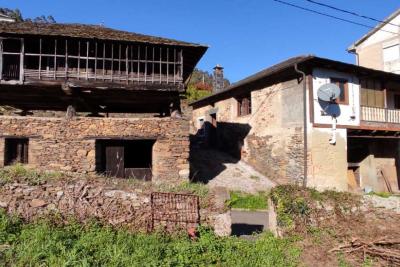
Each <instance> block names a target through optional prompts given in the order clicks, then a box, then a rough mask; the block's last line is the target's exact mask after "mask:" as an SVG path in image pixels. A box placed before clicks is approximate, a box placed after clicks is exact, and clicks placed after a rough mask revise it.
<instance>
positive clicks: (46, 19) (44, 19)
mask: <svg viewBox="0 0 400 267" xmlns="http://www.w3.org/2000/svg"><path fill="white" fill-rule="evenodd" d="M0 13H1V14H4V15H6V16H9V17H10V18H12V19H14V20H15V21H17V22H21V21H30V22H37V23H56V20H55V19H54V17H53V16H51V15H49V16H44V15H41V16H39V17H36V18H33V19H31V18H26V19H24V18H23V17H22V13H21V11H20V10H19V9H18V8H16V9H14V10H13V9H9V8H1V7H0Z"/></svg>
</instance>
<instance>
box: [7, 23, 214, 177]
mask: <svg viewBox="0 0 400 267" xmlns="http://www.w3.org/2000/svg"><path fill="white" fill-rule="evenodd" d="M206 49H207V47H205V46H202V45H197V44H192V43H187V42H181V41H176V40H171V39H166V38H160V37H153V36H147V35H141V34H135V33H129V32H124V31H118V30H114V29H109V28H105V27H102V26H93V25H81V24H50V23H31V22H0V106H1V110H0V111H1V113H2V115H1V116H0V166H7V165H11V164H14V163H22V164H28V165H31V166H33V167H36V168H39V169H45V170H56V171H70V172H78V173H98V174H104V175H107V176H116V177H122V178H128V177H134V178H138V179H145V180H152V181H156V182H157V181H172V180H177V179H185V178H188V175H189V163H188V157H189V136H188V130H189V121H188V120H187V119H185V118H183V117H182V116H181V115H180V98H179V94H180V93H181V92H183V91H184V90H185V82H186V80H187V79H188V77H189V75H190V73H191V72H192V71H193V69H194V67H195V65H196V63H197V62H198V61H199V59H200V58H201V56H202V55H203V54H204V53H205V51H206Z"/></svg>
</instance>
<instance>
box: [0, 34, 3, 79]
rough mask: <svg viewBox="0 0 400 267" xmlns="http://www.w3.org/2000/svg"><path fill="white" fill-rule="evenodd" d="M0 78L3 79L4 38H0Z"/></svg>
mask: <svg viewBox="0 0 400 267" xmlns="http://www.w3.org/2000/svg"><path fill="white" fill-rule="evenodd" d="M0 80H3V39H2V38H0Z"/></svg>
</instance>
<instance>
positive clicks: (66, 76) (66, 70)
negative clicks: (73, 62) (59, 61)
mask: <svg viewBox="0 0 400 267" xmlns="http://www.w3.org/2000/svg"><path fill="white" fill-rule="evenodd" d="M65 78H66V79H68V40H67V39H65Z"/></svg>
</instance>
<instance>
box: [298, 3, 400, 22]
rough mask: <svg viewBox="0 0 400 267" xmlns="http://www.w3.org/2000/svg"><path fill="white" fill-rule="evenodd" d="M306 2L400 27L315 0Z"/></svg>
mask: <svg viewBox="0 0 400 267" xmlns="http://www.w3.org/2000/svg"><path fill="white" fill-rule="evenodd" d="M304 1H307V2H310V3H313V4H315V5H319V6H323V7H327V8H330V9H333V10H336V11H340V12H343V13H346V14H350V15H353V16H356V17H360V18H364V19H368V20H372V21H374V22H379V23H387V24H389V25H392V26H396V27H400V25H397V24H394V23H391V22H387V21H383V20H379V19H375V18H373V17H369V16H365V15H362V14H359V13H356V12H354V11H349V10H345V9H342V8H338V7H335V6H331V5H327V4H324V3H320V2H317V1H314V0H304Z"/></svg>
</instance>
